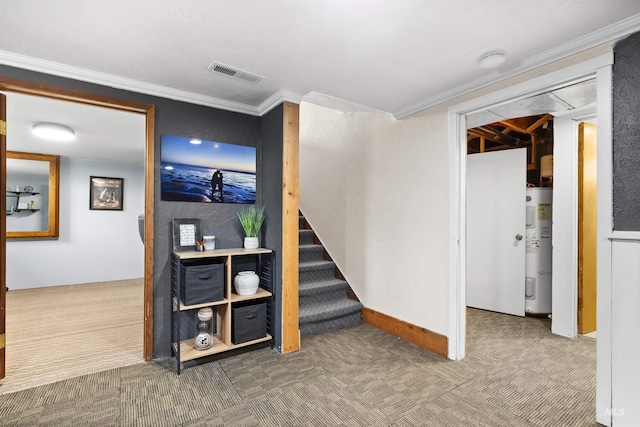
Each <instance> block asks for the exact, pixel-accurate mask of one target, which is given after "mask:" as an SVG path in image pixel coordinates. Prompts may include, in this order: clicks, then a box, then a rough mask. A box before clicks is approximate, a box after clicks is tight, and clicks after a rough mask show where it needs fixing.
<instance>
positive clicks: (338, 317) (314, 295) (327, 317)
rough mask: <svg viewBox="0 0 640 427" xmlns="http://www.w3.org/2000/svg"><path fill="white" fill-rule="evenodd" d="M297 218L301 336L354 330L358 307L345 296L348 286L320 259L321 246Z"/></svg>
mask: <svg viewBox="0 0 640 427" xmlns="http://www.w3.org/2000/svg"><path fill="white" fill-rule="evenodd" d="M305 225H306V220H305V218H304V217H303V216H300V222H299V230H300V231H299V233H300V240H299V241H300V249H299V285H298V286H299V295H298V298H299V322H300V334H301V335H302V336H305V335H312V334H318V333H321V332H326V331H330V330H336V329H342V328H347V327H350V326H355V325H357V324H359V323H360V322H361V315H362V304H361V303H360V302H359V301H356V300H353V299H351V298H349V297H348V296H347V290H348V289H349V285H348V284H347V282H346V281H344V280H342V279H339V278H337V277H336V275H335V271H336V265H335V263H334V262H333V261H327V260H326V259H325V257H324V255H325V251H324V246H323V245H321V244H317V243H314V232H313V230H309V229H305Z"/></svg>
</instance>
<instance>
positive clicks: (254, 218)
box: [238, 206, 264, 249]
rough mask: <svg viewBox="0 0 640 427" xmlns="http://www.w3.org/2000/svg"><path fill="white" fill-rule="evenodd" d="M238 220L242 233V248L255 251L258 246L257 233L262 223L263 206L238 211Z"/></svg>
mask: <svg viewBox="0 0 640 427" xmlns="http://www.w3.org/2000/svg"><path fill="white" fill-rule="evenodd" d="M238 219H239V220H240V225H241V226H242V230H243V231H244V235H245V238H244V248H245V249H256V248H257V247H258V246H259V243H258V232H259V231H260V227H262V223H263V222H264V206H263V207H261V208H256V207H255V206H250V207H248V208H246V209H242V210H240V211H238Z"/></svg>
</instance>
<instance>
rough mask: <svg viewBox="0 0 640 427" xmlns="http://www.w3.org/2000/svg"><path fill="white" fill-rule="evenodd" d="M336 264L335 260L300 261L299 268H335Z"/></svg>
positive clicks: (304, 269)
mask: <svg viewBox="0 0 640 427" xmlns="http://www.w3.org/2000/svg"><path fill="white" fill-rule="evenodd" d="M335 266H336V264H335V263H334V262H333V261H326V260H322V261H304V262H300V263H299V265H298V268H299V270H300V272H305V271H314V270H329V269H333V268H335Z"/></svg>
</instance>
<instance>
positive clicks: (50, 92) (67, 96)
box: [0, 76, 155, 361]
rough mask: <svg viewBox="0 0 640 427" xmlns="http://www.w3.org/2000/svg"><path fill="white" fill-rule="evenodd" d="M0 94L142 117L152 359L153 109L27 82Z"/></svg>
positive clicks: (2, 81) (1, 81)
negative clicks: (39, 97)
mask: <svg viewBox="0 0 640 427" xmlns="http://www.w3.org/2000/svg"><path fill="white" fill-rule="evenodd" d="M0 90H2V91H9V92H16V93H22V94H27V95H35V96H43V97H46V98H51V99H57V100H62V101H69V102H77V103H80V104H86V105H93V106H98V107H106V108H113V109H116V110H121V111H129V112H132V113H139V114H144V115H145V117H146V134H147V136H146V159H145V161H146V165H145V185H146V188H145V230H144V234H145V244H144V332H143V333H144V338H143V342H144V349H143V353H144V354H143V356H144V359H145V360H146V361H150V360H152V358H153V233H154V229H153V213H154V210H153V209H154V208H153V207H154V201H155V194H154V187H153V183H154V177H155V169H154V153H155V150H154V147H155V134H154V132H155V107H154V106H153V105H151V104H142V103H139V102H134V101H127V100H122V99H115V98H111V97H108V96H102V95H96V94H92V93H87V92H82V91H79V90H72V89H66V88H61V87H57V86H50V85H45V84H40V83H34V82H29V81H23V80H17V79H12V78H8V77H3V76H0ZM1 250H2V251H3V252H4V251H5V250H6V243H5V242H4V241H3V242H2V248H1Z"/></svg>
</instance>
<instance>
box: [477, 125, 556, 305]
mask: <svg viewBox="0 0 640 427" xmlns="http://www.w3.org/2000/svg"><path fill="white" fill-rule="evenodd" d="M552 200H553V116H552V115H551V114H540V115H535V116H529V117H520V118H514V119H504V120H500V121H499V122H493V123H488V124H486V125H482V126H478V127H475V128H471V129H468V130H467V203H466V204H467V232H466V236H467V253H468V255H467V295H466V298H467V306H469V307H474V308H479V309H484V310H490V311H496V312H501V313H506V314H513V315H516V316H525V315H529V316H534V315H535V316H543V317H544V316H546V317H549V318H551V313H552V304H551V296H552V288H551V280H552V268H551V267H552V244H551V241H552Z"/></svg>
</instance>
